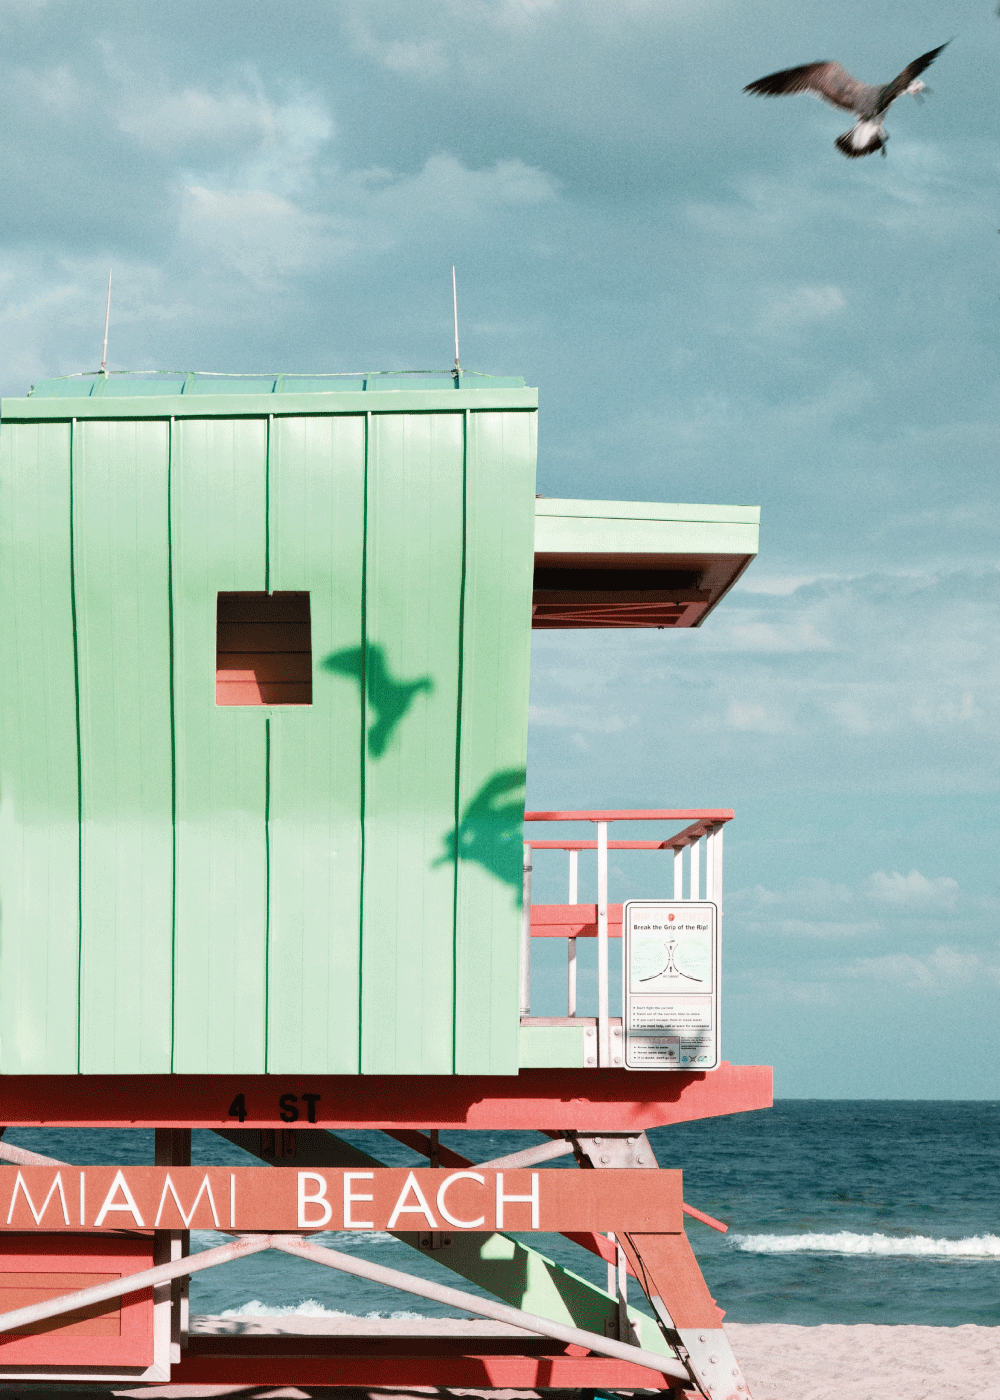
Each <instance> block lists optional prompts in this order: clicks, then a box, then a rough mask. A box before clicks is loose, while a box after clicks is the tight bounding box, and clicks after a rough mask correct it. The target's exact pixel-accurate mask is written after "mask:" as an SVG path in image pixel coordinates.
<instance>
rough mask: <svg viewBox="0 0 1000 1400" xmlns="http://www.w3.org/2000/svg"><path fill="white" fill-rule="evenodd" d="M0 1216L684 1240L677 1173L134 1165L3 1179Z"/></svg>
mask: <svg viewBox="0 0 1000 1400" xmlns="http://www.w3.org/2000/svg"><path fill="white" fill-rule="evenodd" d="M64 1177H65V1178H66V1179H67V1182H68V1187H69V1190H68V1194H67V1192H66V1188H65V1187H64V1189H63V1194H62V1196H60V1194H59V1187H60V1186H63V1178H64ZM168 1182H169V1184H168ZM116 1183H117V1185H116ZM53 1187H54V1188H55V1189H54V1190H53ZM50 1191H52V1195H51V1196H50V1195H49V1192H50ZM81 1200H82V1202H83V1204H82V1205H80V1204H79V1203H80V1201H81ZM46 1201H47V1202H48V1204H47V1205H44V1206H43V1203H44V1202H46ZM64 1202H65V1209H64ZM0 1205H2V1207H3V1209H2V1210H0V1237H3V1235H4V1233H5V1232H13V1233H18V1234H20V1235H25V1234H29V1235H30V1234H36V1233H37V1235H38V1237H39V1238H41V1237H44V1236H47V1235H48V1234H49V1233H50V1232H62V1231H66V1232H67V1233H71V1234H76V1233H78V1232H80V1231H81V1230H86V1231H91V1230H96V1231H103V1232H105V1233H107V1234H114V1235H116V1236H117V1235H118V1234H119V1233H120V1232H121V1230H122V1229H124V1228H127V1229H140V1230H141V1229H147V1230H148V1229H149V1228H150V1227H151V1226H152V1227H157V1226H158V1227H160V1228H162V1229H165V1230H166V1229H174V1230H180V1229H189V1228H191V1229H195V1230H198V1229H202V1230H211V1229H213V1228H214V1229H216V1230H218V1229H219V1228H220V1226H221V1228H222V1229H224V1230H225V1229H234V1230H255V1231H256V1230H281V1231H286V1230H287V1231H296V1230H304V1229H308V1228H310V1227H319V1228H326V1229H330V1230H399V1231H401V1232H410V1231H413V1230H428V1229H431V1230H436V1229H438V1228H439V1227H440V1228H442V1229H446V1230H449V1231H451V1230H456V1231H471V1232H474V1233H475V1234H476V1236H477V1238H476V1240H475V1245H476V1246H477V1247H480V1246H482V1244H483V1239H482V1237H481V1236H482V1234H483V1232H492V1231H494V1230H513V1231H516V1232H518V1233H532V1232H535V1231H542V1232H546V1231H549V1232H556V1233H559V1232H562V1231H565V1230H577V1231H591V1230H615V1231H616V1232H618V1231H622V1230H629V1231H633V1230H643V1231H674V1232H676V1231H680V1230H683V1218H682V1214H681V1205H682V1201H681V1173H680V1172H679V1171H678V1170H676V1169H667V1170H659V1169H653V1170H651V1171H634V1170H631V1169H629V1168H621V1169H615V1168H610V1169H608V1170H606V1171H601V1172H598V1173H595V1174H594V1175H591V1174H590V1173H589V1172H587V1173H582V1172H574V1171H558V1170H551V1169H544V1168H543V1169H541V1170H538V1169H534V1170H528V1169H516V1168H514V1169H511V1168H508V1169H505V1170H496V1169H492V1168H489V1167H481V1168H478V1169H477V1170H476V1171H471V1172H470V1171H468V1170H465V1169H459V1170H458V1171H448V1170H446V1169H435V1168H432V1167H420V1168H417V1169H416V1170H414V1171H411V1170H409V1169H408V1168H406V1167H380V1166H375V1167H373V1168H372V1169H371V1170H362V1171H360V1172H359V1171H357V1170H356V1169H355V1168H353V1167H351V1168H348V1169H346V1170H345V1169H344V1168H342V1167H334V1166H324V1165H316V1164H310V1166H309V1169H308V1171H304V1170H301V1169H291V1170H287V1169H286V1170H284V1171H281V1170H278V1171H272V1170H271V1168H270V1167H266V1166H265V1167H209V1166H197V1167H178V1166H171V1167H164V1166H159V1167H155V1166H154V1167H150V1166H140V1165H136V1164H135V1163H122V1164H120V1165H118V1164H112V1165H110V1166H88V1167H83V1168H80V1169H77V1168H73V1169H72V1171H66V1170H65V1169H63V1170H58V1169H55V1168H53V1167H20V1168H18V1170H17V1172H12V1171H5V1172H3V1173H2V1175H0ZM36 1212H37V1213H38V1215H39V1217H40V1220H41V1223H40V1224H39V1222H38V1221H36V1219H35V1213H36ZM2 1279H3V1274H2V1273H0V1281H2ZM96 1281H98V1280H95V1282H96ZM79 1287H81V1288H82V1287H84V1285H83V1284H80V1285H79ZM67 1291H69V1290H67ZM54 1296H58V1293H55V1294H54ZM37 1301H39V1302H40V1301H42V1300H41V1299H38V1300H37ZM22 1306H26V1305H22ZM519 1306H527V1305H526V1304H523V1303H520V1302H519Z"/></svg>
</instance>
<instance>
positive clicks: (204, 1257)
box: [0, 1235, 273, 1332]
mask: <svg viewBox="0 0 1000 1400" xmlns="http://www.w3.org/2000/svg"><path fill="white" fill-rule="evenodd" d="M272 1238H273V1237H272V1236H271V1235H241V1236H240V1237H239V1239H235V1240H233V1241H232V1242H231V1243H230V1244H220V1245H219V1246H218V1247H217V1248H215V1249H206V1250H203V1251H202V1252H201V1253H200V1254H189V1255H187V1256H186V1258H184V1259H172V1260H171V1261H170V1263H169V1264H157V1265H156V1267H155V1268H152V1269H143V1270H141V1272H139V1273H137V1274H124V1275H123V1276H122V1277H121V1278H116V1279H112V1280H111V1281H110V1283H98V1284H95V1285H94V1287H93V1288H81V1289H80V1291H79V1292H78V1293H66V1294H64V1295H63V1297H61V1298H48V1299H46V1301H45V1302H43V1303H31V1304H30V1305H29V1306H28V1307H26V1308H15V1309H14V1311H13V1312H8V1313H3V1314H2V1315H0V1332H11V1331H13V1330H14V1329H15V1328H17V1327H29V1326H30V1325H31V1324H32V1323H34V1322H44V1321H45V1320H46V1318H50V1317H60V1316H61V1315H62V1314H63V1313H68V1312H76V1310H77V1308H88V1307H90V1306H91V1304H92V1303H107V1302H109V1301H110V1300H111V1299H112V1298H122V1297H124V1295H125V1294H126V1293H138V1292H140V1291H141V1290H142V1289H144V1288H152V1287H154V1286H155V1285H156V1284H159V1283H169V1282H170V1280H171V1279H175V1278H184V1277H185V1275H187V1274H196V1273H199V1272H200V1271H201V1270H202V1269H214V1268H215V1267H216V1266H217V1265H218V1264H228V1263H231V1262H232V1261H233V1260H234V1259H244V1258H245V1257H246V1256H247V1255H248V1254H259V1253H260V1252H261V1251H262V1250H265V1249H271V1248H272V1243H271V1241H272Z"/></svg>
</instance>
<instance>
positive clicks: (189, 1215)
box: [153, 1172, 219, 1229]
mask: <svg viewBox="0 0 1000 1400" xmlns="http://www.w3.org/2000/svg"><path fill="white" fill-rule="evenodd" d="M168 1191H169V1192H170V1194H171V1196H173V1198H174V1205H175V1206H176V1207H177V1209H178V1210H179V1211H180V1216H181V1219H182V1220H183V1221H184V1228H185V1229H188V1228H189V1227H190V1225H191V1221H192V1220H193V1219H194V1213H195V1211H196V1210H197V1209H198V1202H199V1201H200V1200H201V1198H202V1196H204V1194H205V1192H206V1191H207V1192H208V1204H209V1205H210V1206H211V1207H212V1220H213V1222H214V1223H215V1228H216V1229H218V1228H219V1212H218V1211H217V1210H216V1209H215V1199H214V1197H213V1196H212V1187H211V1185H210V1184H209V1180H208V1173H207V1172H206V1173H205V1175H204V1177H203V1178H202V1182H201V1186H200V1187H199V1188H198V1194H197V1196H195V1198H194V1205H193V1206H192V1207H191V1210H190V1211H189V1212H185V1210H184V1207H183V1206H182V1205H181V1200H180V1197H179V1196H178V1194H177V1191H176V1189H175V1188H174V1183H173V1182H172V1181H171V1180H170V1173H169V1172H167V1178H166V1180H165V1181H164V1183H163V1191H162V1194H161V1195H160V1205H159V1209H158V1210H157V1212H156V1219H155V1220H154V1221H153V1228H154V1229H155V1228H156V1226H158V1225H159V1223H160V1216H161V1215H162V1214H163V1207H164V1204H165V1203H166V1199H167V1192H168Z"/></svg>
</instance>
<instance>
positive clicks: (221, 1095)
mask: <svg viewBox="0 0 1000 1400" xmlns="http://www.w3.org/2000/svg"><path fill="white" fill-rule="evenodd" d="M771 1087H772V1086H771V1068H770V1066H769V1065H731V1064H729V1063H728V1061H723V1063H722V1064H721V1065H720V1067H719V1068H718V1069H717V1070H713V1071H711V1072H705V1071H692V1072H670V1073H665V1074H642V1075H635V1074H630V1073H629V1072H628V1070H624V1069H601V1070H597V1069H589V1070H588V1069H523V1070H522V1071H521V1072H520V1074H512V1075H509V1076H507V1075H450V1076H449V1075H416V1074H415V1075H367V1074H356V1075H315V1076H313V1075H307V1074H287V1075H286V1074H280V1075H279V1074H247V1075H209V1074H173V1075H171V1074H151V1075H139V1074H131V1075H103V1074H102V1075H97V1074H93V1075H89V1074H49V1075H17V1074H10V1075H5V1076H4V1078H3V1120H4V1122H5V1123H7V1124H8V1125H10V1126H11V1127H14V1126H26V1127H28V1126H30V1127H78V1128H143V1127H146V1128H153V1127H157V1128H235V1127H240V1126H243V1127H245V1128H277V1129H288V1128H291V1127H292V1126H293V1124H297V1126H298V1127H300V1128H306V1127H312V1126H315V1127H317V1128H329V1129H332V1130H333V1131H337V1130H339V1129H343V1128H392V1129H404V1128H421V1129H429V1128H446V1129H455V1128H493V1129H507V1130H517V1129H521V1130H529V1129H531V1130H538V1129H539V1128H548V1129H554V1128H572V1129H575V1130H576V1131H578V1132H601V1131H602V1130H603V1131H605V1132H633V1131H637V1130H643V1129H646V1128H656V1127H661V1126H663V1125H665V1124H668V1123H687V1122H691V1121H692V1120H693V1119H697V1118H715V1117H717V1116H718V1115H720V1114H724V1113H746V1112H748V1111H749V1110H751V1109H757V1108H770V1107H771V1102H772V1098H771ZM241 1115H242V1116H241ZM293 1115H297V1117H293Z"/></svg>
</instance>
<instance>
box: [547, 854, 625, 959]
mask: <svg viewBox="0 0 1000 1400" xmlns="http://www.w3.org/2000/svg"><path fill="white" fill-rule="evenodd" d="M609 845H610V842H609ZM531 936H532V938H596V937H597V905H596V904H533V905H532V906H531ZM621 936H622V906H621V905H620V904H609V905H608V937H609V938H621Z"/></svg>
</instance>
